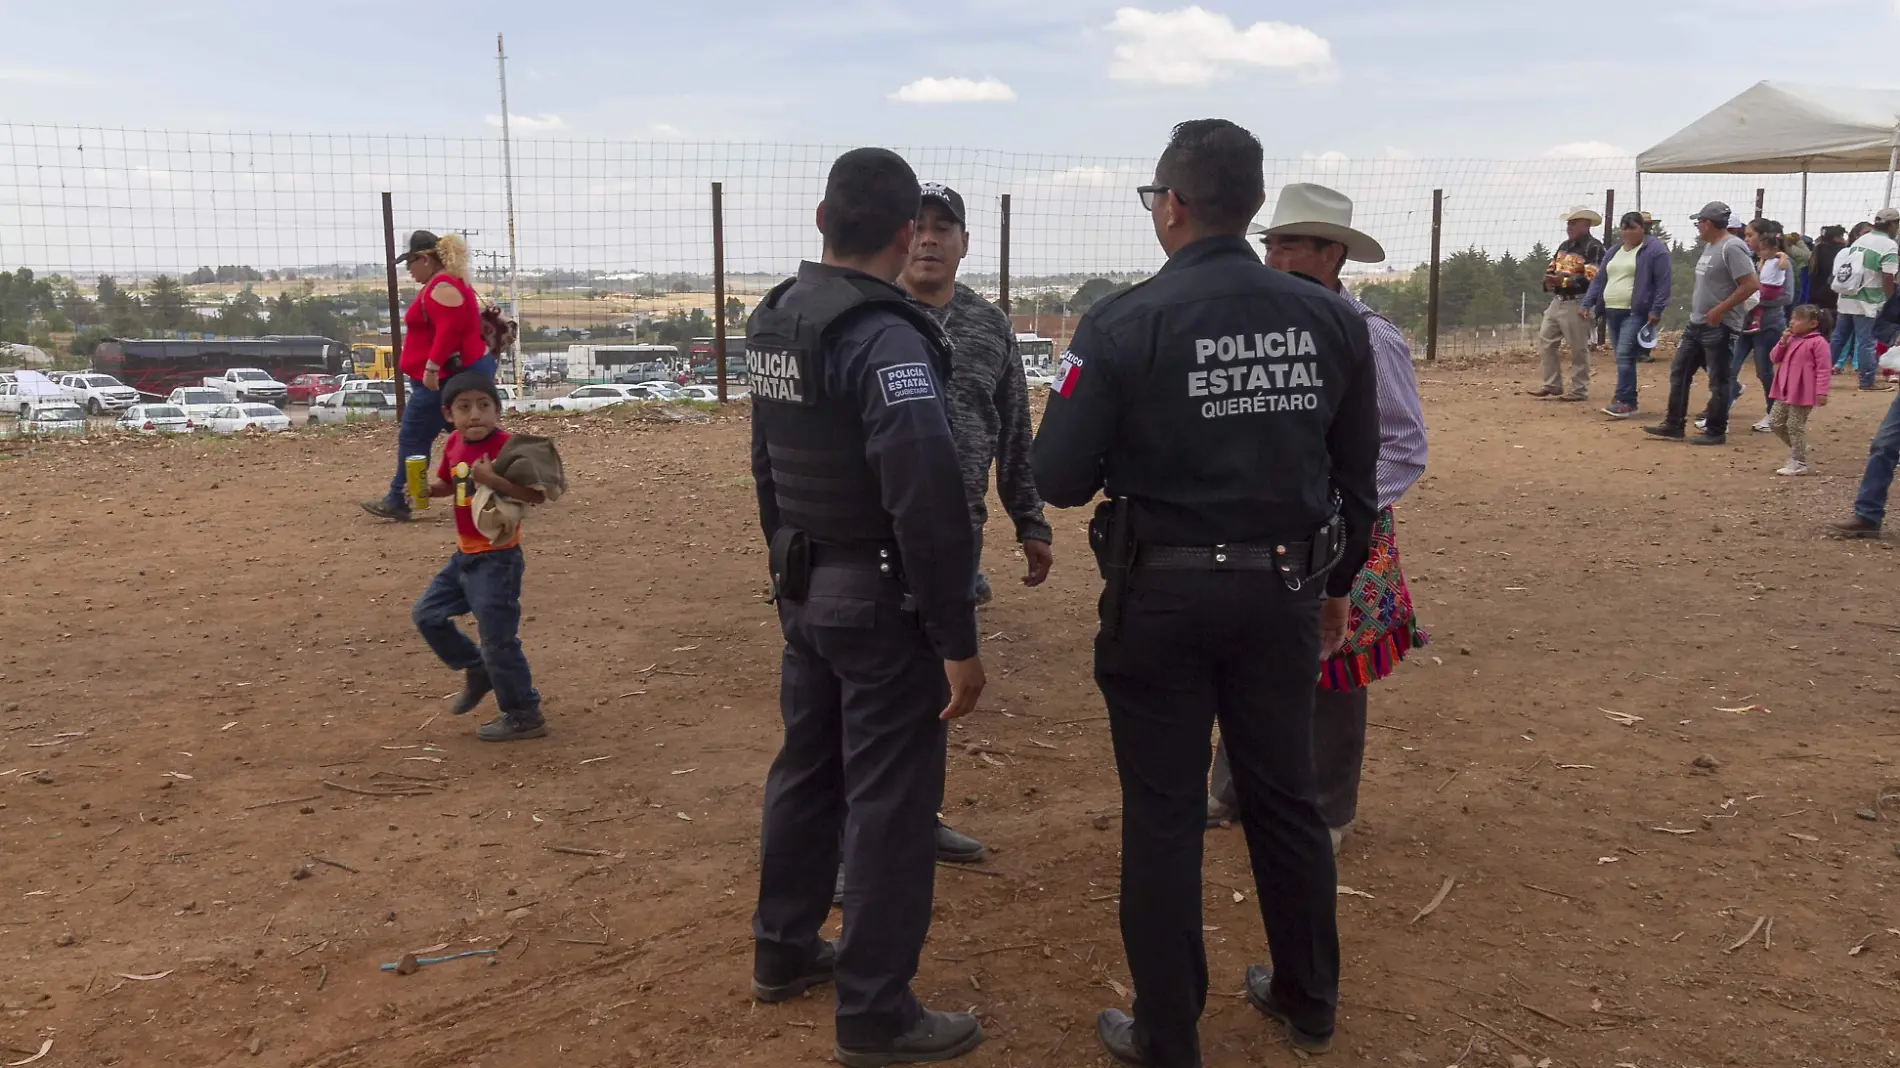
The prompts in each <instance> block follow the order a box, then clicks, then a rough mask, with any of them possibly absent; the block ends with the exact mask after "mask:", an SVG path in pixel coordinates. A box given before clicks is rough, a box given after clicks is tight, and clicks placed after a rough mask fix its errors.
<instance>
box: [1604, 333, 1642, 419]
mask: <svg viewBox="0 0 1900 1068" xmlns="http://www.w3.org/2000/svg"><path fill="white" fill-rule="evenodd" d="M1608 311H1609V320H1610V322H1609V334H1608V336H1609V339H1610V344H1611V346H1613V348H1614V349H1615V352H1616V393H1615V395H1614V396H1612V397H1611V398H1610V401H1611V402H1612V403H1614V404H1627V405H1629V406H1630V407H1632V408H1634V407H1636V357H1638V356H1640V355H1642V352H1643V347H1642V346H1641V345H1638V344H1637V343H1636V335H1637V334H1640V333H1642V332H1643V324H1644V323H1646V322H1648V321H1649V320H1648V319H1646V318H1644V317H1643V316H1640V315H1631V314H1630V312H1629V309H1628V308H1610V309H1609V310H1608Z"/></svg>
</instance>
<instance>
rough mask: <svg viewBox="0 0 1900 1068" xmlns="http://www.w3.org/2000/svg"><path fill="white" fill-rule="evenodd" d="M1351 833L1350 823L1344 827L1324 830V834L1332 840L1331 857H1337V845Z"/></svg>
mask: <svg viewBox="0 0 1900 1068" xmlns="http://www.w3.org/2000/svg"><path fill="white" fill-rule="evenodd" d="M1351 831H1352V824H1351V823H1350V822H1348V823H1347V824H1346V825H1345V826H1344V827H1328V828H1326V833H1327V834H1329V835H1331V836H1332V839H1333V856H1338V855H1339V843H1341V842H1343V841H1345V840H1346V835H1347V834H1348V833H1350V832H1351Z"/></svg>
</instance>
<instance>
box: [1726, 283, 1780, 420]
mask: <svg viewBox="0 0 1900 1068" xmlns="http://www.w3.org/2000/svg"><path fill="white" fill-rule="evenodd" d="M1786 329H1788V309H1786V308H1763V309H1762V310H1761V329H1760V330H1757V331H1756V332H1754V333H1752V334H1737V335H1735V358H1734V360H1733V361H1732V362H1731V363H1730V364H1729V375H1728V377H1729V392H1728V398H1729V403H1730V404H1733V403H1735V398H1737V397H1739V396H1741V395H1742V365H1743V364H1746V363H1747V362H1748V357H1749V354H1750V353H1753V354H1754V356H1755V377H1756V378H1758V379H1760V380H1761V403H1762V409H1763V410H1764V411H1766V410H1769V409H1772V408H1773V407H1774V406H1775V404H1774V402H1773V401H1771V400H1769V399H1768V391H1769V390H1771V389H1773V388H1774V385H1775V364H1774V361H1772V360H1770V359H1769V358H1768V354H1769V353H1771V352H1773V351H1775V342H1777V341H1780V340H1781V332H1782V331H1783V330H1786Z"/></svg>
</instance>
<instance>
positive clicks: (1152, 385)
mask: <svg viewBox="0 0 1900 1068" xmlns="http://www.w3.org/2000/svg"><path fill="white" fill-rule="evenodd" d="M1154 181H1155V184H1153V185H1149V186H1144V187H1142V188H1141V190H1140V193H1141V198H1142V201H1143V204H1144V206H1146V207H1147V208H1148V209H1149V212H1150V214H1151V215H1152V216H1153V218H1154V227H1155V235H1156V237H1157V238H1158V239H1159V240H1160V242H1161V246H1162V248H1163V250H1165V251H1166V252H1167V253H1168V262H1167V264H1166V265H1165V266H1164V267H1162V268H1161V270H1160V272H1159V273H1157V274H1156V275H1155V276H1154V277H1153V278H1151V279H1149V280H1148V281H1146V282H1144V283H1142V284H1140V285H1137V286H1135V287H1134V288H1133V289H1130V290H1128V291H1126V292H1123V293H1120V294H1117V295H1114V296H1111V297H1108V298H1105V299H1103V300H1102V301H1100V302H1099V303H1097V304H1096V305H1095V306H1094V307H1092V308H1091V309H1090V310H1089V312H1088V314H1087V315H1086V316H1085V317H1084V318H1083V319H1082V322H1081V323H1080V324H1079V325H1078V326H1077V328H1076V333H1075V336H1074V338H1073V339H1072V341H1071V343H1070V350H1069V352H1067V353H1065V354H1064V356H1063V359H1062V362H1061V364H1060V366H1059V368H1058V370H1057V374H1056V381H1055V385H1054V387H1053V388H1052V390H1051V394H1050V398H1049V406H1048V410H1047V412H1046V414H1045V415H1044V416H1043V422H1042V428H1041V431H1040V433H1039V434H1038V435H1037V437H1036V443H1035V449H1034V468H1035V475H1036V486H1037V488H1038V489H1039V490H1040V491H1041V492H1042V496H1043V498H1044V499H1045V500H1046V501H1048V502H1049V503H1050V504H1052V505H1056V506H1058V507H1068V508H1073V507H1077V506H1079V505H1082V504H1086V503H1088V502H1089V501H1090V500H1091V499H1092V498H1093V497H1094V496H1095V493H1096V491H1097V490H1099V489H1105V490H1106V495H1107V497H1108V498H1109V501H1108V502H1106V503H1104V504H1103V505H1102V506H1101V507H1100V508H1099V509H1098V511H1097V516H1096V522H1095V523H1093V524H1091V527H1090V541H1091V543H1092V544H1093V546H1094V547H1095V549H1096V551H1097V554H1098V558H1099V559H1100V561H1101V564H1102V568H1103V572H1104V576H1105V578H1106V579H1107V585H1106V588H1105V590H1104V593H1103V597H1102V606H1101V614H1102V629H1101V631H1100V633H1099V634H1098V635H1097V638H1096V645H1095V678H1096V682H1097V684H1098V685H1099V686H1100V687H1101V690H1102V696H1103V697H1104V698H1105V700H1106V702H1107V705H1108V718H1109V731H1110V734H1111V736H1112V737H1113V740H1114V747H1115V763H1116V766H1117V769H1118V771H1119V773H1120V777H1121V788H1122V876H1121V927H1122V942H1123V945H1124V947H1125V949H1126V951H1127V954H1128V967H1129V971H1130V973H1131V974H1132V975H1133V977H1134V983H1135V1003H1134V1015H1133V1017H1132V1018H1131V1017H1129V1016H1127V1015H1125V1014H1123V1013H1122V1012H1120V1011H1119V1010H1115V1009H1110V1010H1106V1011H1104V1012H1103V1013H1102V1014H1101V1016H1100V1018H1099V1019H1098V1021H1097V1033H1098V1035H1099V1037H1100V1038H1101V1040H1102V1043H1103V1045H1104V1046H1106V1047H1107V1049H1108V1051H1109V1053H1110V1054H1111V1055H1112V1056H1113V1057H1114V1058H1115V1059H1116V1060H1117V1061H1119V1062H1121V1063H1123V1064H1131V1065H1153V1066H1157V1068H1185V1066H1190V1065H1199V1064H1200V1049H1199V1040H1198V1037H1197V1035H1196V1027H1197V1023H1198V1021H1199V1019H1200V1016H1201V1012H1202V1009H1203V1008H1204V1007H1205V1004H1206V1000H1207V954H1206V949H1205V947H1204V945H1203V942H1202V934H1201V932H1202V927H1201V837H1202V833H1203V828H1204V826H1205V823H1206V818H1207V790H1206V774H1207V767H1208V756H1209V746H1210V741H1211V733H1212V727H1213V723H1214V721H1215V720H1216V719H1218V720H1219V722H1220V728H1221V734H1222V736H1223V737H1224V738H1225V739H1226V740H1227V743H1228V747H1227V748H1228V754H1229V757H1230V758H1231V759H1232V760H1233V761H1234V762H1235V763H1234V768H1233V771H1234V777H1235V780H1236V785H1237V786H1238V788H1239V795H1240V822H1241V826H1242V827H1243V828H1244V830H1245V832H1246V838H1247V852H1248V855H1249V857H1250V858H1251V860H1252V865H1253V874H1254V884H1255V888H1256V891H1257V898H1258V900H1259V902H1260V911H1261V915H1262V918H1263V919H1264V921H1265V926H1266V931H1267V939H1268V943H1269V948H1270V951H1271V954H1272V959H1273V965H1274V967H1273V968H1272V969H1267V968H1259V967H1255V968H1250V969H1249V970H1248V974H1247V995H1248V997H1249V999H1250V1000H1251V1001H1252V1002H1253V1004H1254V1006H1255V1007H1256V1008H1258V1009H1259V1010H1260V1011H1261V1012H1263V1013H1265V1014H1266V1015H1267V1016H1269V1017H1271V1018H1273V1019H1274V1020H1276V1021H1278V1022H1279V1023H1280V1024H1282V1025H1283V1026H1285V1028H1286V1031H1287V1034H1288V1037H1289V1038H1290V1039H1291V1040H1292V1042H1293V1044H1294V1046H1295V1048H1297V1049H1300V1050H1304V1051H1315V1052H1316V1051H1320V1050H1323V1049H1326V1048H1328V1047H1329V1046H1330V1044H1331V1039H1332V1031H1333V1015H1334V1008H1335V1005H1336V1004H1337V1000H1338V988H1339V936H1338V930H1337V927H1336V925H1335V917H1334V880H1335V875H1334V870H1333V854H1332V845H1331V840H1330V839H1329V838H1328V836H1327V833H1326V824H1325V822H1324V821H1323V820H1321V818H1320V814H1319V808H1318V800H1317V794H1316V787H1315V784H1314V777H1313V763H1312V751H1311V748H1312V717H1313V680H1314V679H1315V678H1316V677H1317V676H1318V673H1319V665H1320V657H1321V652H1322V643H1323V642H1325V643H1329V644H1331V645H1334V646H1336V645H1337V644H1338V642H1339V641H1340V640H1342V639H1343V637H1344V633H1345V625H1346V618H1347V613H1346V607H1347V602H1346V600H1345V598H1346V596H1347V594H1348V593H1349V592H1350V590H1351V587H1352V581H1353V576H1354V575H1355V574H1357V573H1358V571H1359V568H1360V566H1361V565H1362V564H1363V563H1364V561H1365V558H1366V551H1367V544H1368V541H1369V539H1370V535H1371V530H1372V523H1373V518H1374V515H1375V513H1376V511H1377V500H1376V497H1375V493H1374V488H1373V487H1374V464H1375V462H1376V460H1377V457H1378V451H1379V426H1378V419H1379V415H1378V406H1377V395H1376V382H1375V378H1374V374H1375V372H1374V367H1373V362H1372V352H1371V343H1370V341H1369V339H1368V336H1367V333H1366V327H1365V324H1364V323H1363V322H1362V321H1361V320H1360V318H1359V316H1357V315H1355V314H1354V313H1353V312H1352V310H1351V309H1350V308H1348V307H1347V306H1346V305H1345V304H1344V302H1342V301H1340V300H1339V299H1338V298H1337V297H1335V296H1334V295H1333V294H1332V293H1330V292H1327V291H1326V290H1324V289H1322V288H1321V287H1318V286H1315V285H1313V284H1312V283H1311V282H1307V281H1304V280H1302V279H1299V278H1296V277H1294V276H1292V275H1288V274H1284V273H1282V272H1279V271H1275V270H1272V269H1270V268H1268V267H1266V266H1264V265H1262V264H1261V262H1260V259H1259V256H1258V255H1257V254H1256V253H1255V252H1254V250H1253V249H1252V248H1250V247H1249V246H1248V244H1247V242H1246V239H1245V236H1244V235H1245V232H1246V227H1247V224H1248V222H1249V221H1250V220H1251V219H1252V218H1253V216H1254V214H1255V213H1256V212H1257V211H1259V210H1260V206H1261V204H1262V203H1264V201H1265V199H1266V191H1265V188H1264V181H1263V177H1262V166H1261V149H1260V142H1259V141H1257V140H1256V139H1255V138H1254V137H1253V135H1252V134H1250V133H1248V132H1247V131H1246V130H1244V129H1242V128H1240V127H1239V126H1236V125H1234V124H1233V123H1230V122H1227V121H1225V120H1219V119H1201V120H1196V121H1193V122H1185V123H1182V124H1181V125H1179V126H1177V127H1175V130H1174V135H1173V138H1172V140H1170V142H1169V144H1168V147H1167V149H1166V151H1164V152H1163V153H1162V155H1161V159H1160V161H1159V162H1158V163H1157V164H1156V166H1155V180H1154ZM1329 565H1330V570H1327V569H1328V566H1329ZM1322 575H1323V576H1324V577H1321V576H1322ZM1322 592H1323V593H1324V594H1325V595H1326V596H1327V598H1328V599H1327V600H1325V602H1324V606H1322ZM1322 630H1324V631H1325V632H1326V633H1325V635H1324V636H1322ZM1243 762H1244V765H1243Z"/></svg>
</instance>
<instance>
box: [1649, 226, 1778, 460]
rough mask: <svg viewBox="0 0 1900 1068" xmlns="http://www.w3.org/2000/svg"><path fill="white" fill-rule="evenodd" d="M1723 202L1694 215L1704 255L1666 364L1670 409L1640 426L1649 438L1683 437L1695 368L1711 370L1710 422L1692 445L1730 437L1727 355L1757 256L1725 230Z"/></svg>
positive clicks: (1751, 288)
mask: <svg viewBox="0 0 1900 1068" xmlns="http://www.w3.org/2000/svg"><path fill="white" fill-rule="evenodd" d="M1730 214H1731V213H1730V212H1729V208H1728V205H1727V204H1724V203H1722V202H1721V201H1719V200H1712V201H1710V202H1709V203H1707V204H1704V205H1703V206H1702V210H1701V211H1698V212H1696V214H1695V228H1696V234H1697V236H1699V237H1701V238H1702V242H1703V245H1702V255H1701V257H1700V258H1698V259H1697V260H1696V265H1695V294H1694V296H1693V297H1691V298H1690V302H1689V325H1688V326H1686V327H1684V328H1683V330H1682V340H1681V341H1680V342H1679V343H1677V345H1676V358H1675V360H1674V361H1673V362H1672V363H1671V364H1670V365H1669V410H1668V412H1667V413H1666V414H1665V415H1664V416H1663V421H1662V422H1660V423H1658V424H1656V425H1655V426H1647V427H1644V428H1643V432H1644V433H1646V434H1649V435H1650V436H1652V437H1658V438H1668V439H1670V440H1672V441H1681V440H1682V439H1683V438H1684V436H1685V434H1684V432H1683V423H1684V422H1685V421H1686V420H1687V419H1688V417H1689V384H1690V383H1691V382H1693V381H1694V380H1695V373H1696V371H1697V370H1698V369H1706V370H1707V371H1708V372H1709V410H1708V421H1707V423H1706V424H1704V427H1703V431H1702V433H1700V434H1697V435H1696V436H1695V437H1693V438H1690V439H1689V443H1690V444H1692V445H1722V444H1725V443H1727V441H1728V409H1729V402H1730V400H1731V398H1730V397H1729V382H1730V379H1731V377H1732V376H1731V375H1730V373H1729V371H1730V368H1729V360H1730V358H1731V354H1732V353H1733V352H1734V351H1735V338H1736V336H1737V335H1739V334H1740V333H1741V332H1742V303H1743V302H1744V301H1746V300H1747V299H1748V296H1749V294H1751V293H1753V292H1755V290H1756V289H1758V288H1760V286H1761V281H1760V279H1758V278H1757V277H1756V276H1755V257H1753V256H1751V255H1750V254H1749V252H1748V246H1747V245H1746V244H1743V243H1742V240H1741V238H1738V237H1735V236H1734V235H1732V234H1730V233H1729V232H1728V229H1727V227H1728V223H1729V216H1730Z"/></svg>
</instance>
